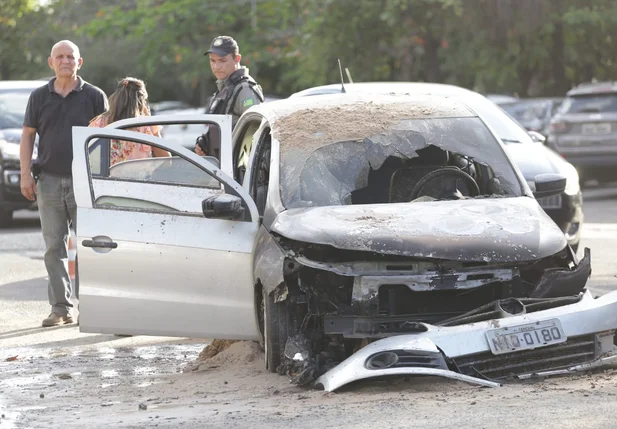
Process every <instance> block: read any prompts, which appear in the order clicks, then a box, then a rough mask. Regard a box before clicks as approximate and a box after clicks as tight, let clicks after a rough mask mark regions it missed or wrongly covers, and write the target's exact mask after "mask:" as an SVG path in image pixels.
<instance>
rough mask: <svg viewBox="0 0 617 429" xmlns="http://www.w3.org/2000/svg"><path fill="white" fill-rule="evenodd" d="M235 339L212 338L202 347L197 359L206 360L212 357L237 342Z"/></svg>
mask: <svg viewBox="0 0 617 429" xmlns="http://www.w3.org/2000/svg"><path fill="white" fill-rule="evenodd" d="M237 342H238V341H236V340H212V342H211V343H210V344H208V345H207V346H206V347H204V349H203V350H202V351H201V353H199V357H198V358H197V360H206V359H209V358H212V357H214V356H216V355H218V354H219V353H221V352H222V351H224V350H227V349H228V348H229V347H231V345H232V344H235V343H237Z"/></svg>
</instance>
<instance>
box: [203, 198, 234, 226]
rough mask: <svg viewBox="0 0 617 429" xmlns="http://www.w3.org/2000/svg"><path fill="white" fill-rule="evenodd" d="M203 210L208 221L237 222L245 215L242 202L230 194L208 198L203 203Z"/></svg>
mask: <svg viewBox="0 0 617 429" xmlns="http://www.w3.org/2000/svg"><path fill="white" fill-rule="evenodd" d="M201 209H202V211H203V213H204V216H205V217H207V218H208V219H228V220H236V219H239V218H240V217H242V215H243V214H244V207H242V200H241V199H240V198H239V197H236V196H234V195H229V194H221V195H215V196H212V197H208V198H206V199H205V200H203V201H202V202H201Z"/></svg>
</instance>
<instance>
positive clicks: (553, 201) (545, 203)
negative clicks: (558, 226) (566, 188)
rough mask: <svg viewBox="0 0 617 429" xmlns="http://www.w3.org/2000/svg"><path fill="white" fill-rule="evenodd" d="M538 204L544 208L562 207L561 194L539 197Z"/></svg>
mask: <svg viewBox="0 0 617 429" xmlns="http://www.w3.org/2000/svg"><path fill="white" fill-rule="evenodd" d="M537 200H538V204H540V207H542V208H543V209H560V208H561V204H562V200H561V195H553V196H551V197H542V198H538V199H537Z"/></svg>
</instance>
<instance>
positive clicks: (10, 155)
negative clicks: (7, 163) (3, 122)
mask: <svg viewBox="0 0 617 429" xmlns="http://www.w3.org/2000/svg"><path fill="white" fill-rule="evenodd" d="M0 153H1V154H2V157H3V158H4V159H10V160H19V142H9V141H6V140H4V139H3V138H1V137H0Z"/></svg>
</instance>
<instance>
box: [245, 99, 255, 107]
mask: <svg viewBox="0 0 617 429" xmlns="http://www.w3.org/2000/svg"><path fill="white" fill-rule="evenodd" d="M253 104H255V100H253V99H252V98H247V99H246V100H244V101H243V102H242V107H250V106H252V105H253Z"/></svg>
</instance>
